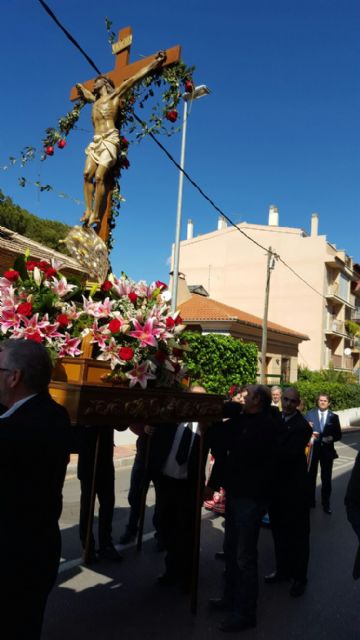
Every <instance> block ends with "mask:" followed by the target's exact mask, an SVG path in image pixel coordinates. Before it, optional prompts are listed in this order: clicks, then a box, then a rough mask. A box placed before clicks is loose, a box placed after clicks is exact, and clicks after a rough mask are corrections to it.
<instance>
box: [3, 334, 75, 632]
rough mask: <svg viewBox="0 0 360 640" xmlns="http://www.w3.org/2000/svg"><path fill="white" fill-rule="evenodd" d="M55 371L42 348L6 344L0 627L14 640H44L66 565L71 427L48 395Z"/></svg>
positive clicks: (26, 343)
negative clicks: (50, 604) (63, 526)
mask: <svg viewBox="0 0 360 640" xmlns="http://www.w3.org/2000/svg"><path fill="white" fill-rule="evenodd" d="M51 369H52V367H51V362H50V358H49V355H48V352H47V351H46V349H45V347H43V346H42V345H41V344H37V343H35V342H32V341H30V340H7V341H4V342H2V343H0V403H1V404H3V405H5V407H6V408H7V410H6V411H5V412H4V413H3V414H2V415H1V416H0V450H1V457H0V504H1V527H0V548H1V550H2V559H1V586H0V624H1V628H2V637H4V638H5V637H6V638H7V639H8V640H25V639H26V640H38V639H39V638H40V635H41V627H42V621H43V615H44V610H45V606H46V601H47V598H48V595H49V592H50V590H51V589H52V587H53V585H54V583H55V580H56V575H57V571H58V566H59V561H60V549H61V537H60V530H59V525H58V520H59V518H60V514H61V510H62V487H63V483H64V478H65V472H66V466H67V462H68V457H69V455H68V450H69V440H70V430H71V427H70V421H69V416H68V414H67V412H66V410H65V409H64V408H63V407H61V406H60V405H58V404H57V403H56V402H54V401H53V400H52V398H51V397H50V395H49V394H48V391H47V387H48V384H49V382H50V376H51Z"/></svg>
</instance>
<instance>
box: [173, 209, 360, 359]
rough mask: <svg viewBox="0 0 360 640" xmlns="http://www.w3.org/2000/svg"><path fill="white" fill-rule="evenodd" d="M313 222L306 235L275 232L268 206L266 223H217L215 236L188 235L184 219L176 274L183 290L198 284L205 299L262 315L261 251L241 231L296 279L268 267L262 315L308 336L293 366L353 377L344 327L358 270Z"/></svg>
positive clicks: (359, 296) (356, 351)
mask: <svg viewBox="0 0 360 640" xmlns="http://www.w3.org/2000/svg"><path fill="white" fill-rule="evenodd" d="M318 223H319V220H318V216H317V214H315V213H314V214H312V217H311V221H310V226H311V231H310V233H306V232H305V231H304V230H303V229H300V228H292V227H281V226H280V225H279V212H278V210H277V208H276V207H274V206H271V207H270V209H269V220H268V224H267V225H257V224H249V223H247V222H241V223H239V224H238V225H237V228H234V227H230V226H227V224H226V222H225V221H224V220H223V219H222V218H219V221H218V228H217V229H216V230H214V231H212V232H210V233H206V234H203V235H199V236H196V237H194V235H193V224H192V222H191V221H189V222H188V228H187V239H186V240H184V241H182V242H181V248H180V266H179V271H180V272H182V273H183V274H184V275H185V277H186V280H187V283H188V284H189V285H193V286H194V285H196V286H201V285H202V286H203V287H204V288H205V289H206V291H207V292H208V295H209V296H210V298H213V299H215V300H218V301H220V302H222V303H224V304H227V305H230V306H232V307H236V308H238V309H242V310H243V311H246V312H248V313H251V314H254V315H256V316H260V317H262V316H263V312H264V296H265V285H266V272H267V252H265V251H263V250H262V249H261V248H259V247H258V246H256V245H255V244H253V243H252V242H251V241H249V239H248V238H247V237H245V235H243V233H241V232H245V234H247V236H249V237H250V238H252V239H253V240H255V241H256V242H258V243H259V244H261V245H262V246H264V247H266V248H269V247H271V249H272V250H273V251H274V252H275V253H277V254H279V255H280V256H281V258H282V260H283V261H284V262H285V263H286V265H288V266H289V267H291V269H293V270H294V271H295V272H296V273H297V274H299V276H301V278H302V279H300V278H298V277H296V275H295V274H294V273H293V271H291V269H289V268H288V267H287V266H286V265H285V264H284V263H283V262H281V261H279V260H277V261H275V266H274V269H273V270H272V272H271V284H270V298H269V312H268V318H269V320H270V321H272V322H275V323H278V324H281V325H283V326H286V327H289V328H290V329H292V330H293V331H295V332H298V333H300V334H306V335H307V336H309V338H310V340H309V341H308V342H303V343H302V344H301V345H300V347H299V363H300V364H301V365H302V366H307V367H309V368H310V369H322V368H328V367H329V366H334V367H335V368H336V369H341V370H346V371H354V370H357V369H358V368H359V355H360V340H359V338H356V337H354V335H353V333H351V332H349V330H348V328H349V325H348V323H347V321H349V320H350V321H355V322H359V323H360V287H359V278H360V270H359V265H354V264H353V260H352V258H351V257H350V256H349V255H347V254H346V252H345V251H344V250H342V249H341V250H340V249H337V248H336V246H335V245H334V244H331V243H330V242H328V240H327V238H326V236H325V235H319V233H318ZM269 367H270V368H271V362H269Z"/></svg>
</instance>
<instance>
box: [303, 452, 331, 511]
mask: <svg viewBox="0 0 360 640" xmlns="http://www.w3.org/2000/svg"><path fill="white" fill-rule="evenodd" d="M329 453H330V452H329V451H326V450H325V449H324V447H322V446H321V445H315V446H314V450H313V456H312V460H311V465H310V469H309V476H308V477H309V498H310V504H315V494H316V478H317V472H318V467H319V463H320V475H321V504H322V505H323V507H329V506H330V496H331V488H332V487H331V477H332V468H333V463H334V460H333V458H332V457H331V455H329Z"/></svg>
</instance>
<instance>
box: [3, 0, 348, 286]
mask: <svg viewBox="0 0 360 640" xmlns="http://www.w3.org/2000/svg"><path fill="white" fill-rule="evenodd" d="M48 4H49V6H50V7H51V8H52V10H53V11H54V12H55V14H56V15H57V17H58V18H59V20H60V21H61V22H62V23H63V24H64V26H65V27H66V28H67V29H68V30H69V31H70V32H71V33H72V35H73V36H74V37H75V38H76V39H77V40H78V41H79V43H80V44H81V46H82V47H83V48H84V49H85V51H86V52H87V53H88V55H89V56H90V57H91V58H92V59H93V60H94V62H95V63H96V65H97V66H98V67H99V68H100V69H101V70H102V71H104V72H106V71H108V70H110V69H112V68H113V66H114V60H113V56H112V54H111V49H110V46H109V44H108V42H107V34H106V30H105V23H104V19H105V16H108V17H109V18H110V19H111V20H112V21H113V29H114V31H116V32H117V31H118V29H120V28H122V27H125V26H128V25H131V26H132V28H133V45H132V52H131V60H136V59H138V58H139V57H141V56H146V55H149V54H151V53H154V52H155V51H157V50H159V49H162V48H168V47H171V46H173V45H175V44H181V45H182V57H183V59H184V61H185V62H186V63H187V64H188V65H195V66H196V71H195V74H194V80H195V83H196V84H207V85H208V86H209V87H210V89H211V92H212V93H211V95H210V96H209V97H206V98H204V99H202V100H199V101H197V102H196V103H194V105H193V107H192V110H191V114H190V117H189V122H188V136H187V148H186V169H187V171H188V172H189V173H190V174H191V175H192V177H193V178H194V179H195V180H196V181H197V182H198V183H199V184H200V186H201V187H202V188H203V189H204V191H205V192H207V193H208V195H209V196H210V197H211V198H212V199H213V200H215V202H216V203H217V204H218V205H219V206H220V208H222V209H223V210H224V211H225V213H227V214H228V215H229V216H230V217H231V218H233V219H234V220H235V221H236V222H239V221H241V220H246V221H248V222H253V223H260V224H266V222H267V215H268V206H269V204H275V205H277V206H278V208H279V212H280V224H281V225H284V226H295V227H302V228H304V229H305V230H309V227H310V217H311V213H312V212H314V211H316V212H317V213H318V214H319V216H320V226H319V231H320V233H322V234H326V235H327V237H328V239H329V240H330V241H331V242H334V243H336V245H337V246H338V247H339V248H344V249H345V250H346V251H347V252H348V253H349V254H350V255H352V256H353V257H354V258H355V259H356V260H358V261H359V260H360V255H359V248H358V237H359V234H358V231H357V223H358V219H359V216H358V211H359V205H360V182H359V168H360V162H359V160H360V158H359V154H360V151H359V150H360V144H359V143H360V139H359V138H360V134H359V130H360V128H359V118H360V92H359V84H360V80H359V77H360V74H359V67H360V38H359V33H360V3H359V2H357V1H356V0H342V1H340V0H339V1H337V0H223V1H222V2H218V1H217V0H182V2H176V3H174V2H170V1H169V0H168V1H164V0H158V1H157V2H156V1H155V0H153V2H150V1H149V0H137V2H134V3H124V2H121V3H120V2H115V1H114V0H111V1H110V0H102V2H99V1H98V0H97V1H94V0H77V1H76V2H74V1H73V0H71V1H70V0H48ZM2 22H3V29H2V38H1V41H0V51H1V59H2V61H3V65H2V74H1V75H2V86H3V90H2V118H1V123H0V166H4V165H6V164H7V160H8V157H9V156H15V157H18V156H19V153H20V151H21V149H22V148H23V147H24V146H25V145H33V146H35V147H37V148H41V139H42V137H43V134H44V130H45V128H46V127H48V126H54V125H56V123H57V119H58V118H59V117H60V116H62V115H64V114H65V113H66V112H67V111H68V110H69V108H70V107H71V103H70V102H69V90H70V88H71V86H73V85H74V84H75V83H76V82H82V81H85V80H87V79H89V78H92V77H94V75H95V73H94V72H93V70H92V69H91V67H90V66H89V65H88V63H87V62H86V60H85V59H84V58H83V57H82V56H81V54H80V53H79V52H78V51H77V50H76V49H75V48H74V47H73V46H72V45H71V43H70V42H69V41H68V40H67V39H66V38H65V36H64V35H63V34H62V33H61V32H60V30H59V29H58V28H57V27H56V25H55V24H54V23H53V22H52V21H51V19H50V18H49V16H48V15H47V14H46V13H45V11H44V10H43V8H42V7H41V5H40V3H39V2H38V1H37V0H3V1H2ZM4 63H5V64H4ZM78 126H79V128H80V129H81V130H78V131H74V132H72V133H71V134H70V136H69V138H68V144H67V146H66V148H65V149H64V150H62V151H59V150H57V151H56V153H55V155H54V156H53V157H52V158H49V159H47V160H46V162H44V163H41V162H40V161H39V160H35V161H34V162H32V163H29V164H28V165H27V166H26V167H24V168H20V167H19V166H18V165H16V166H15V167H13V168H11V169H9V170H8V171H0V188H1V189H2V190H3V191H4V193H5V194H6V195H9V196H11V197H12V198H13V200H14V201H15V202H16V203H17V204H19V205H21V206H22V207H24V208H27V209H28V210H29V211H31V212H33V213H35V214H37V215H39V216H41V217H47V218H52V219H56V220H62V221H64V222H66V223H68V224H71V225H74V224H76V223H77V222H78V219H79V217H80V216H81V214H82V207H79V206H78V205H76V204H75V203H74V202H73V201H71V200H63V199H61V198H59V197H58V196H57V195H55V194H47V193H43V194H41V195H39V193H38V190H37V189H36V188H34V187H31V186H27V187H25V188H23V189H21V188H20V187H19V186H18V178H19V176H24V177H26V178H27V179H28V180H30V181H35V180H38V179H40V181H41V183H43V184H46V183H49V184H51V185H52V186H53V187H54V188H55V189H56V190H57V191H59V192H61V191H62V192H66V193H67V194H69V195H70V196H72V197H73V198H79V199H82V197H83V196H82V171H83V164H84V158H85V156H84V148H85V146H86V145H87V144H88V142H89V140H90V137H91V134H92V126H91V122H90V107H89V106H88V107H86V108H85V109H84V110H83V111H82V115H81V118H80V121H79V124H78ZM161 142H163V143H164V144H165V145H166V146H167V147H168V149H169V151H170V152H171V153H172V154H173V155H174V157H175V158H176V159H177V160H178V159H179V156H180V134H178V135H177V136H175V137H173V138H161ZM129 159H130V161H131V167H130V169H129V170H128V171H127V172H124V174H123V178H122V183H121V191H122V194H123V196H124V197H125V198H126V202H125V203H124V204H123V206H122V208H121V213H120V217H119V218H118V223H117V228H116V231H115V249H114V251H113V253H112V256H111V259H112V265H113V269H114V271H115V272H116V273H120V271H121V270H124V271H126V272H127V273H128V274H129V275H131V276H132V277H134V278H136V279H139V278H144V279H146V280H152V279H158V278H159V279H161V280H165V281H166V280H167V277H168V270H169V268H168V265H167V260H168V257H169V255H170V251H171V243H172V242H173V239H174V235H175V216H176V201H177V188H178V172H177V169H176V168H175V167H174V166H173V165H172V164H171V163H170V162H169V160H168V159H167V158H166V157H165V155H164V154H163V153H162V152H161V151H160V149H159V148H158V147H157V146H156V145H155V144H154V142H153V141H151V140H150V139H146V140H144V141H143V142H142V143H141V144H140V145H137V144H135V145H132V146H131V149H130V152H129ZM189 217H191V218H192V219H193V221H194V225H195V234H198V233H206V232H208V231H211V230H213V229H215V228H216V224H217V217H218V214H217V213H216V212H215V211H214V210H213V209H212V208H211V207H210V205H209V204H208V203H207V202H206V201H205V200H203V198H202V197H201V196H200V195H199V194H198V193H197V192H196V191H195V190H194V189H193V187H192V186H191V185H190V184H187V183H186V180H185V185H184V199H183V237H184V233H185V226H186V220H187V218H189ZM254 251H260V249H257V248H256V247H255V246H254Z"/></svg>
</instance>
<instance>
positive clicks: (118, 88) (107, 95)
mask: <svg viewBox="0 0 360 640" xmlns="http://www.w3.org/2000/svg"><path fill="white" fill-rule="evenodd" d="M131 42H132V29H131V27H126V28H125V29H121V30H120V31H119V40H118V42H116V43H115V44H114V45H113V47H112V51H113V53H114V54H115V56H116V58H115V68H114V69H113V71H109V72H108V73H106V74H104V75H100V76H98V77H97V78H96V79H93V80H87V81H86V82H84V83H83V84H77V85H76V86H75V87H73V88H72V89H71V93H70V100H76V99H78V98H79V96H80V97H82V98H83V99H84V100H85V101H86V102H92V103H93V105H94V106H93V110H92V121H93V125H94V139H93V142H91V143H90V144H89V145H88V147H87V148H86V151H85V153H86V155H87V159H86V163H85V170H84V197H85V204H86V211H85V213H84V215H83V217H82V221H83V222H84V224H85V225H86V226H92V225H96V226H95V230H96V233H97V234H98V235H99V236H100V238H101V239H102V240H104V242H105V243H106V241H107V239H108V237H109V231H110V230H109V219H110V213H111V196H112V191H113V188H114V173H113V171H114V167H115V165H116V162H117V159H118V154H119V149H120V135H119V130H118V128H117V125H116V123H117V120H118V118H119V114H120V112H121V108H122V104H123V102H122V98H123V96H124V94H125V93H126V92H127V91H128V90H129V89H130V88H131V87H133V86H134V84H136V83H137V82H139V81H140V80H141V79H142V78H144V77H145V76H146V75H148V74H149V73H151V72H152V71H153V70H155V69H156V68H159V67H161V66H167V65H170V64H174V63H175V62H178V61H179V60H180V52H181V50H180V47H179V46H175V47H172V48H171V49H167V50H166V51H160V52H159V53H158V54H154V55H152V56H148V57H146V58H143V59H142V60H138V61H136V62H133V63H131V64H129V56H130V46H131Z"/></svg>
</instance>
